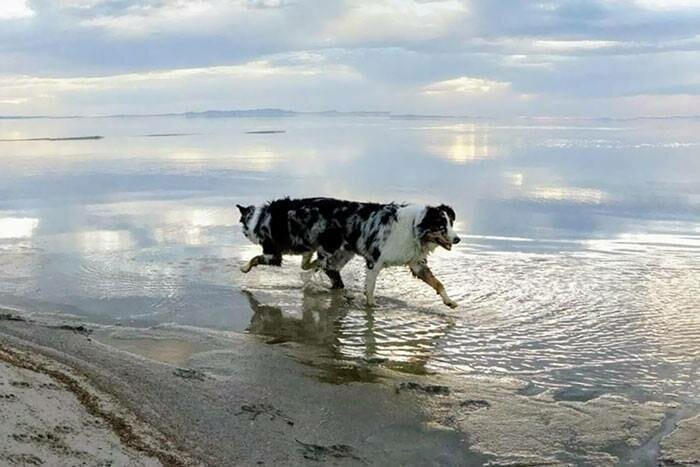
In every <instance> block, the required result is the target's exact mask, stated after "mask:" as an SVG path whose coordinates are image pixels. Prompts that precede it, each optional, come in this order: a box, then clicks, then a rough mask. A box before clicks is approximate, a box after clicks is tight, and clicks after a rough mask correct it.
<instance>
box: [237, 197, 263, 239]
mask: <svg viewBox="0 0 700 467" xmlns="http://www.w3.org/2000/svg"><path fill="white" fill-rule="evenodd" d="M236 207H237V208H238V210H239V211H240V212H241V218H240V219H239V222H240V223H241V227H242V229H243V235H245V236H246V238H247V239H248V240H250V241H251V242H255V233H254V230H255V224H256V223H257V217H258V216H256V215H255V206H241V205H240V204H237V205H236Z"/></svg>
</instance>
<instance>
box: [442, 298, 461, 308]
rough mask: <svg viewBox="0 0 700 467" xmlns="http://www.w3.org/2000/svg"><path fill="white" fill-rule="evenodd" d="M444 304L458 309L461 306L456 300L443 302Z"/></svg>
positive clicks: (449, 299)
mask: <svg viewBox="0 0 700 467" xmlns="http://www.w3.org/2000/svg"><path fill="white" fill-rule="evenodd" d="M443 303H444V304H445V305H447V306H449V307H450V308H457V307H458V306H459V304H458V303H457V302H455V301H454V300H452V299H451V298H448V299H446V300H443Z"/></svg>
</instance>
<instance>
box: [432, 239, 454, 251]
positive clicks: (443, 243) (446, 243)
mask: <svg viewBox="0 0 700 467" xmlns="http://www.w3.org/2000/svg"><path fill="white" fill-rule="evenodd" d="M435 243H437V244H438V245H440V246H441V247H443V248H444V249H445V250H451V249H452V242H451V241H449V240H447V239H446V238H444V237H436V238H435Z"/></svg>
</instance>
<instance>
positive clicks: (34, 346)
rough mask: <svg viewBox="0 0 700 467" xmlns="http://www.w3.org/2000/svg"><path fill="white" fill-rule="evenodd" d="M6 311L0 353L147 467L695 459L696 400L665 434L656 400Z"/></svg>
mask: <svg viewBox="0 0 700 467" xmlns="http://www.w3.org/2000/svg"><path fill="white" fill-rule="evenodd" d="M0 312H1V313H0V315H1V317H2V319H0V361H2V362H4V364H5V366H6V365H7V364H8V363H11V364H12V365H13V366H14V367H15V368H20V369H22V370H23V371H34V372H37V371H38V372H39V374H44V376H46V377H49V378H53V379H54V380H57V381H59V383H60V384H61V385H63V388H64V390H62V391H61V393H62V394H63V395H64V396H65V394H64V391H68V392H69V393H70V394H72V395H73V396H74V397H77V399H78V400H79V401H80V403H81V405H82V411H84V412H86V413H87V414H88V415H90V416H95V417H97V418H99V419H102V420H104V421H106V422H108V423H107V425H108V426H109V427H111V428H110V431H111V434H112V436H116V437H117V438H118V441H119V443H118V444H119V446H120V447H119V448H118V449H117V448H115V453H119V452H121V451H119V449H122V450H124V452H127V453H130V454H129V455H132V456H137V457H134V458H135V459H137V462H142V464H143V465H149V464H148V462H151V461H153V460H154V459H156V464H157V463H161V464H164V465H198V464H203V465H212V464H221V463H230V464H260V465H263V464H265V465H267V464H273V463H274V464H284V465H308V464H309V462H310V461H311V462H314V461H322V462H331V463H335V464H338V465H346V464H347V465H359V464H362V465H367V464H375V463H383V464H386V463H390V464H405V465H425V464H426V463H428V464H435V463H439V464H443V465H484V464H485V463H487V462H491V465H503V464H506V463H511V464H512V463H530V464H532V463H542V462H547V463H551V464H553V465H567V460H568V459H567V456H571V455H573V454H576V450H577V449H578V450H579V451H581V450H582V451H583V452H582V453H581V452H579V454H580V455H581V456H582V457H580V458H577V459H578V461H580V460H581V459H584V460H586V461H587V462H592V463H596V464H597V465H615V464H616V463H618V462H621V461H624V460H625V459H631V458H632V457H631V456H632V455H633V454H634V453H635V452H636V450H638V449H642V448H644V449H645V450H646V451H645V453H644V455H637V456H635V457H634V458H635V459H639V460H640V461H641V462H643V463H644V465H657V464H658V463H659V462H660V463H662V465H664V464H665V465H674V464H673V463H674V462H676V463H681V464H682V463H689V462H697V461H698V459H700V452H698V451H699V448H698V447H697V446H698V443H695V441H696V440H697V438H698V431H700V429H699V428H698V420H699V417H698V416H697V410H695V411H694V412H693V413H687V414H684V417H683V418H682V419H679V417H676V418H675V419H674V423H673V426H672V427H671V429H670V431H669V432H668V433H666V431H667V429H668V427H666V428H664V420H666V418H667V417H668V416H669V414H673V410H674V408H673V407H670V406H668V405H663V404H660V403H654V402H648V403H638V402H635V401H631V400H629V399H626V398H623V397H620V396H613V395H605V394H603V395H600V396H598V397H595V398H592V399H590V400H586V401H566V400H554V398H553V396H552V394H548V393H542V394H537V395H523V392H522V391H523V384H522V382H518V381H515V380H491V379H487V378H454V377H451V376H450V375H429V376H416V375H408V374H399V373H396V372H394V371H391V370H387V369H385V368H382V367H381V365H373V364H367V363H362V364H358V365H354V364H351V363H348V362H339V361H337V360H336V359H334V358H333V357H332V356H328V355H323V354H322V353H320V352H318V351H317V349H312V348H309V347H307V346H303V345H301V344H296V343H294V342H282V343H274V342H270V343H265V342H263V341H262V340H261V339H259V338H257V337H255V336H251V335H242V334H238V333H234V332H214V333H207V334H204V333H199V334H198V333H197V332H196V330H193V329H183V328H181V327H168V326H156V327H154V328H149V329H133V328H121V327H114V326H102V327H98V326H95V327H93V326H92V325H87V324H84V323H82V322H72V321H66V320H60V319H58V320H57V321H56V322H39V321H34V320H26V319H25V318H23V315H22V314H20V313H21V312H18V311H16V310H0ZM105 342H108V343H109V345H107V344H106V343H105ZM272 344H275V345H272ZM156 359H159V360H161V361H157V360H156ZM168 359H169V363H166V361H168ZM5 366H2V367H1V368H2V369H3V373H0V376H2V377H3V378H4V377H5V376H4V375H5V374H6V373H7V371H8V370H7V368H5ZM61 375H63V376H61ZM0 381H2V380H0ZM3 387H4V386H0V388H3ZM81 394H82V395H81ZM37 397H39V396H37V395H36V394H34V395H31V394H28V395H27V396H26V399H25V400H26V403H25V405H26V404H32V398H37ZM93 398H94V399H93ZM95 400H97V401H100V402H99V403H96V402H95ZM101 401H111V402H110V403H109V404H107V405H105V403H103V402H101ZM3 403H4V404H6V405H8V406H9V404H10V403H9V402H3ZM107 406H109V407H110V408H109V410H107V411H106V412H104V413H102V412H101V411H102V410H103V409H102V408H103V407H107ZM685 415H687V417H686V416H685ZM22 418H26V414H25V415H21V416H20V419H22ZM110 420H111V422H110ZM120 430H122V431H120ZM660 430H664V431H663V433H664V435H663V436H660V435H659V433H661V431H660ZM571 443H578V444H579V445H578V446H573V445H572V444H571ZM649 443H652V444H653V446H652V447H650V446H649ZM18 446H19V445H18ZM562 451H563V453H562ZM567 453H568V454H567ZM115 455H116V454H115ZM125 455H126V454H125ZM578 461H577V460H574V459H573V458H572V459H570V460H569V462H578Z"/></svg>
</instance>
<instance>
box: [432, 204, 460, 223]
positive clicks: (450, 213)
mask: <svg viewBox="0 0 700 467" xmlns="http://www.w3.org/2000/svg"><path fill="white" fill-rule="evenodd" d="M437 208H438V209H439V210H440V211H442V212H444V213H445V214H447V217H449V218H450V220H451V221H452V222H454V221H455V218H456V217H457V216H455V210H454V209H452V208H451V207H449V206H448V205H446V204H441V205H440V206H438V207H437Z"/></svg>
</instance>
